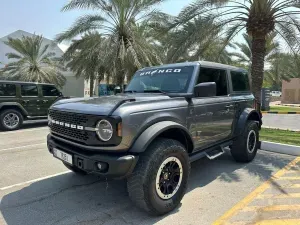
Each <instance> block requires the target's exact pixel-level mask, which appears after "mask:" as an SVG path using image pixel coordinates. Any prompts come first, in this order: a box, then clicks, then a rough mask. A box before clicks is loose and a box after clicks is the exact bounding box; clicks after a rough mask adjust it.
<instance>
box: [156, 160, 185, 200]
mask: <svg viewBox="0 0 300 225" xmlns="http://www.w3.org/2000/svg"><path fill="white" fill-rule="evenodd" d="M182 173H183V170H182V164H181V162H180V160H179V159H178V158H176V157H169V158H167V159H166V160H165V161H164V162H163V163H162V164H161V166H160V167H159V169H158V173H157V175H156V186H155V187H156V192H157V194H158V196H159V197H160V198H161V199H164V200H168V199H170V198H172V197H173V196H174V195H175V194H176V193H177V191H178V189H179V187H180V185H181V181H182Z"/></svg>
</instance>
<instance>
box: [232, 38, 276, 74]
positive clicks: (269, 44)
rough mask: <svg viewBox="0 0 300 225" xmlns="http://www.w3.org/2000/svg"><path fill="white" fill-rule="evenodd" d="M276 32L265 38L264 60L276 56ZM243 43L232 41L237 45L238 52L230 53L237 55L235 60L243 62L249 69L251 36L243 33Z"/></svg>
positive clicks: (250, 62)
mask: <svg viewBox="0 0 300 225" xmlns="http://www.w3.org/2000/svg"><path fill="white" fill-rule="evenodd" d="M275 37H276V33H271V34H269V35H268V36H267V39H266V56H265V62H270V61H271V60H272V59H274V58H275V57H277V56H278V52H279V45H280V44H279V42H278V41H276V40H275ZM243 38H244V43H238V42H236V43H234V44H235V45H236V46H237V47H238V50H239V51H238V52H234V53H233V54H232V55H233V56H236V57H237V60H236V61H237V62H238V63H241V64H244V65H246V66H247V67H248V69H249V70H250V69H251V64H252V38H251V37H250V36H249V35H248V34H246V33H245V34H243Z"/></svg>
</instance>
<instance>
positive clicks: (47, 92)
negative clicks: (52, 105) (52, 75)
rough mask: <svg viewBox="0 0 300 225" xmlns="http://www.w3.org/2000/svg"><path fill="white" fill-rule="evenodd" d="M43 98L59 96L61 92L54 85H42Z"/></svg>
mask: <svg viewBox="0 0 300 225" xmlns="http://www.w3.org/2000/svg"><path fill="white" fill-rule="evenodd" d="M42 92H43V96H55V97H57V96H59V91H58V90H57V89H56V87H55V86H53V85H42Z"/></svg>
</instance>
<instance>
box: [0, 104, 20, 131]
mask: <svg viewBox="0 0 300 225" xmlns="http://www.w3.org/2000/svg"><path fill="white" fill-rule="evenodd" d="M23 120H24V118H23V116H22V114H21V113H20V112H19V111H17V110H15V109H7V110H4V111H3V112H1V113H0V130H5V131H12V130H18V129H20V127H21V126H22V124H23Z"/></svg>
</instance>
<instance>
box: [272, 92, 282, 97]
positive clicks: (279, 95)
mask: <svg viewBox="0 0 300 225" xmlns="http://www.w3.org/2000/svg"><path fill="white" fill-rule="evenodd" d="M271 96H273V97H281V91H271Z"/></svg>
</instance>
